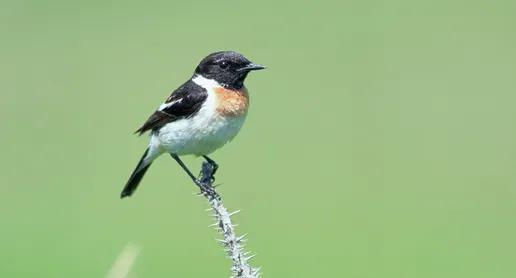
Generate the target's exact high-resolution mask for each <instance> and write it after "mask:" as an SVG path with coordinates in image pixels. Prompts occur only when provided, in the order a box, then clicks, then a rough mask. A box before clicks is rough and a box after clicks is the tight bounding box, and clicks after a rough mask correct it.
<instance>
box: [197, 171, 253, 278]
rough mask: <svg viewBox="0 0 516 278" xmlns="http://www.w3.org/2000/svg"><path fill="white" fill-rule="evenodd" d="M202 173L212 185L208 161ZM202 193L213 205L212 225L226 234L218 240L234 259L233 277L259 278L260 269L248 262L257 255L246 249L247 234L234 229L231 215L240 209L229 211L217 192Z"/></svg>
mask: <svg viewBox="0 0 516 278" xmlns="http://www.w3.org/2000/svg"><path fill="white" fill-rule="evenodd" d="M200 174H201V177H200V179H201V181H202V182H206V183H209V184H210V186H211V183H212V178H213V166H212V165H211V164H210V163H208V162H204V163H203V164H202V170H201V173H200ZM212 188H213V187H212ZM213 192H215V191H214V190H213ZM202 195H203V196H204V197H206V199H207V200H208V203H209V205H210V207H211V208H210V209H208V210H209V211H213V212H214V214H213V215H212V216H213V217H215V220H216V222H215V223H214V224H212V225H210V227H215V228H216V229H217V230H218V231H219V232H220V233H221V234H222V235H223V236H224V239H217V241H218V242H220V243H221V244H222V246H224V248H225V250H226V251H227V253H228V257H229V258H230V259H231V260H232V261H233V266H232V267H231V271H232V272H233V277H235V278H236V277H243V278H258V277H259V276H260V269H259V268H254V267H251V266H250V265H249V263H248V261H249V260H250V259H252V258H253V257H254V256H255V255H249V252H245V251H244V244H243V242H244V241H246V240H245V239H244V238H245V236H246V235H247V234H244V235H242V236H240V237H237V236H236V234H235V229H234V226H235V225H234V224H233V223H232V221H231V216H232V215H234V214H236V213H238V212H239V211H240V210H237V211H234V212H231V213H229V212H228V211H227V209H226V208H225V207H224V205H223V204H222V201H221V198H220V197H218V194H216V193H215V194H209V193H206V192H204V193H203V194H202Z"/></svg>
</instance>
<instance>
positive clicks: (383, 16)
mask: <svg viewBox="0 0 516 278" xmlns="http://www.w3.org/2000/svg"><path fill="white" fill-rule="evenodd" d="M515 14H516V4H515V2H514V1H483V2H481V1H425V2H422V1H408V0H405V1H336V0H335V1H330V0H326V1H319V2H315V1H314V2H300V1H280V2H278V1H267V0H265V1H193V2H191V3H187V2H186V1H185V2H183V3H180V2H173V1H159V2H143V1H80V2H79V1H55V0H52V1H31V0H27V1H23V0H20V1H7V2H6V1H5V0H4V1H2V2H1V6H0V39H1V47H0V49H1V50H0V97H1V99H0V105H1V107H0V108H1V109H0V113H1V119H2V127H3V130H4V131H3V136H2V144H1V147H0V148H1V153H2V159H1V167H0V169H1V171H2V172H1V176H2V182H1V186H0V261H1V264H0V277H105V275H106V273H107V272H108V270H109V269H110V267H111V265H112V264H113V262H114V261H115V258H116V257H117V256H118V253H119V252H120V251H121V250H122V248H123V247H124V245H125V244H126V243H127V242H134V243H135V244H137V245H139V246H141V247H142V250H141V253H140V256H139V257H138V259H137V261H136V264H135V266H134V268H133V270H132V274H131V275H133V276H132V277H136V276H137V277H228V276H229V275H230V272H229V267H230V261H229V260H227V259H226V257H225V254H224V253H223V252H222V251H221V248H220V246H219V245H218V243H216V242H215V241H214V240H213V239H214V238H216V237H218V235H217V234H216V233H215V231H214V230H212V229H211V228H208V227H207V226H208V225H209V224H211V223H212V220H211V219H210V218H209V216H208V213H206V212H204V209H206V208H207V204H206V203H205V201H204V200H203V199H202V198H198V197H195V196H194V195H192V193H194V192H197V189H196V188H195V186H194V185H193V184H192V183H191V181H190V180H188V178H187V176H186V174H184V173H183V172H182V170H181V169H180V168H179V167H178V166H177V165H176V164H175V162H174V161H173V160H172V159H170V158H169V157H167V156H163V157H161V158H160V159H159V160H158V161H157V162H156V163H155V164H153V166H152V168H151V170H150V171H149V172H148V174H147V176H146V177H145V179H144V180H143V184H142V186H141V187H140V188H139V190H138V191H137V192H136V194H135V195H134V197H133V198H130V199H124V200H120V199H119V193H120V191H121V189H122V187H123V185H124V184H125V182H126V180H127V178H128V177H129V175H130V174H131V171H132V170H133V167H134V166H135V165H136V163H137V162H138V159H139V158H140V156H141V154H142V153H143V151H144V149H145V147H146V145H147V142H148V141H147V140H148V138H147V137H146V136H143V137H141V138H138V137H136V136H133V135H132V132H133V131H134V130H135V129H136V128H138V127H139V126H140V124H142V123H143V121H145V120H146V118H147V117H148V116H149V115H150V114H151V113H152V112H153V111H154V109H156V108H157V107H158V106H159V104H161V102H162V101H164V100H165V99H166V98H167V97H168V95H169V93H170V92H171V91H172V90H173V89H174V88H176V87H177V86H178V85H180V84H181V83H182V82H184V81H185V80H186V79H187V78H189V77H190V75H191V74H192V72H193V70H194V68H195V66H196V64H197V63H198V62H199V61H200V60H201V59H202V58H203V57H204V56H205V55H207V54H209V53H211V52H214V51H218V50H228V49H231V50H236V51H239V52H241V53H243V54H244V55H246V56H247V57H248V58H249V59H251V60H252V61H253V62H256V63H261V64H264V65H267V66H268V70H266V71H261V72H256V73H253V74H251V75H250V77H249V79H248V81H247V83H246V84H247V86H248V88H249V89H250V92H251V95H252V100H251V111H250V114H249V117H248V121H247V123H246V125H245V126H244V128H243V130H242V132H241V133H240V135H239V136H238V137H237V138H236V139H235V140H234V141H233V142H232V143H231V144H230V145H228V146H226V147H224V148H223V149H222V150H220V151H218V152H217V153H215V154H214V155H213V156H212V157H213V158H214V159H215V160H216V161H217V162H219V164H220V165H221V169H220V172H219V173H218V176H217V181H218V182H223V183H224V185H223V186H222V187H221V188H220V190H219V192H220V193H221V194H222V196H223V197H224V201H225V205H226V206H227V207H228V208H229V209H230V210H236V209H243V211H242V213H240V214H239V215H237V216H235V221H236V222H237V223H238V224H239V225H240V226H239V227H238V228H237V232H238V233H240V234H243V233H249V242H248V245H247V249H248V250H249V251H252V252H255V253H258V256H257V257H256V258H255V259H253V261H252V262H253V264H254V265H255V266H261V267H262V269H263V273H264V275H263V277H375V278H376V277H396V278H401V277H410V278H413V277H418V278H424V277H454V278H456V277H516V264H515V263H514V262H515V256H516V255H515V249H516V239H515V238H514V237H515V234H516V221H515V219H514V215H515V213H516V205H515V199H516V194H515V193H516V189H515V188H514V187H515V182H516V172H515V170H514V169H515V167H516V158H515V155H516V148H515V147H516V143H515V140H516V128H515V123H514V121H515V116H516V109H515V101H516V96H515V89H516V78H515V77H516V51H515V50H516V33H515V32H514V30H515V29H514V28H515V27H516V17H515V16H514V15H515ZM185 162H186V163H187V164H188V165H189V166H190V167H191V168H192V169H193V170H195V172H197V171H198V169H199V165H200V162H201V160H200V159H197V160H196V159H194V158H191V157H189V158H186V160H185Z"/></svg>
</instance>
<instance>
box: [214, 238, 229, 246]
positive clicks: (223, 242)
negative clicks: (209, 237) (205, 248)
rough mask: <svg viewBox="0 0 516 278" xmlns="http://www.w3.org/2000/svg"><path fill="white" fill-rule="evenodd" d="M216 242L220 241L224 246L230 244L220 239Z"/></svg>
mask: <svg viewBox="0 0 516 278" xmlns="http://www.w3.org/2000/svg"><path fill="white" fill-rule="evenodd" d="M215 240H216V241H218V242H220V243H222V244H224V245H227V244H228V242H227V241H225V240H223V239H218V238H216V239H215Z"/></svg>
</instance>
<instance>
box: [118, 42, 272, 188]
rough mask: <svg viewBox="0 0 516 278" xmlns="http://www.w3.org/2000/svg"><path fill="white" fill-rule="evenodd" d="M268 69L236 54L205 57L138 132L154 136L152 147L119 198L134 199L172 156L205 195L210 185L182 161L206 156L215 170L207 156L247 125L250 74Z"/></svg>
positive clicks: (223, 53) (228, 52)
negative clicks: (152, 170)
mask: <svg viewBox="0 0 516 278" xmlns="http://www.w3.org/2000/svg"><path fill="white" fill-rule="evenodd" d="M261 69H265V67H264V66H262V65H257V64H254V63H252V62H251V61H249V60H248V59H247V58H245V57H244V56H243V55H242V54H240V53H237V52H233V51H221V52H215V53H212V54H210V55H208V56H207V57H205V58H204V59H203V60H202V61H201V62H200V63H199V65H198V66H197V68H196V69H195V72H194V74H193V76H192V77H191V78H190V79H189V80H188V81H186V82H185V83H184V84H183V85H181V86H180V87H179V88H177V89H176V90H175V91H174V92H172V94H171V95H170V97H169V98H168V99H167V100H166V101H165V103H163V104H162V105H161V106H160V107H159V108H158V109H157V110H156V111H155V112H154V113H153V114H152V115H151V116H150V117H149V119H148V120H147V121H146V122H145V123H144V124H143V125H142V126H141V127H140V128H139V129H138V130H137V131H136V132H135V133H138V134H139V135H142V134H144V133H145V132H147V131H150V143H149V146H148V148H147V150H146V151H145V153H144V154H143V156H142V158H141V159H140V162H138V165H137V166H136V168H135V169H134V171H133V173H132V175H131V177H130V178H129V181H127V184H126V185H125V187H124V189H123V190H122V193H121V196H120V197H121V198H124V197H128V196H131V195H132V194H133V193H134V191H135V190H136V188H137V187H138V184H139V183H140V182H141V180H142V178H143V176H144V175H145V172H147V170H148V169H149V167H150V166H151V164H152V162H153V161H154V160H155V159H156V158H158V157H159V156H160V155H162V154H164V153H169V154H170V155H171V156H172V157H173V158H174V159H175V160H176V161H177V163H178V164H179V165H180V166H181V167H182V168H183V170H184V171H185V172H186V173H187V174H188V176H190V178H191V179H192V180H193V181H194V183H195V184H196V185H197V186H199V187H200V188H201V190H208V189H209V188H210V185H209V184H207V183H205V182H202V181H200V180H198V179H197V178H195V176H194V175H193V174H192V172H190V170H189V169H188V168H187V167H186V165H185V164H184V163H183V162H182V161H181V159H180V158H179V157H180V156H185V155H194V156H196V157H199V156H202V157H204V159H205V160H206V161H207V162H208V163H210V164H211V166H212V167H213V174H215V172H216V170H217V168H218V165H217V163H215V161H213V160H212V159H211V158H209V157H208V155H209V154H211V153H212V152H214V151H215V150H217V149H219V148H220V147H222V146H223V145H225V144H226V143H228V142H229V141H231V140H232V139H233V138H234V137H235V136H236V135H237V133H238V132H239V131H240V128H241V127H242V125H243V124H244V121H245V118H246V116H247V109H248V107H249V93H248V91H247V89H246V87H245V86H244V80H245V79H246V77H247V75H248V74H249V72H250V71H253V70H261Z"/></svg>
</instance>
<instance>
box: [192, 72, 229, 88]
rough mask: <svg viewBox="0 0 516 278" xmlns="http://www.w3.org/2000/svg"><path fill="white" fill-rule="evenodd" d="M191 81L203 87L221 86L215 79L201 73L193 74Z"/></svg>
mask: <svg viewBox="0 0 516 278" xmlns="http://www.w3.org/2000/svg"><path fill="white" fill-rule="evenodd" d="M192 81H193V82H194V83H195V84H197V85H199V86H201V87H203V88H205V89H209V88H216V87H222V86H221V85H220V84H219V83H218V82H217V81H215V80H213V79H207V78H206V77H204V76H202V75H195V76H194V78H192Z"/></svg>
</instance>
